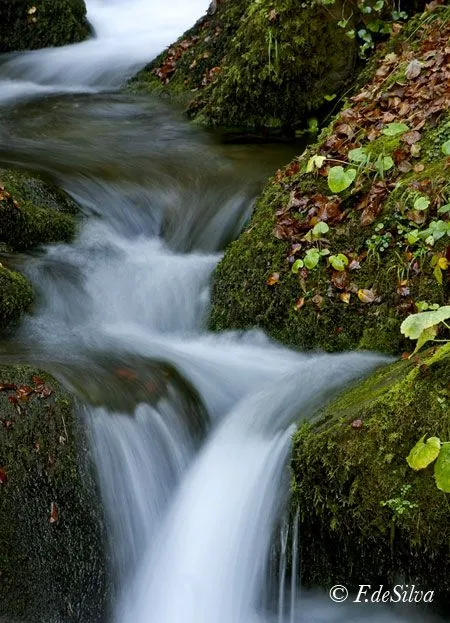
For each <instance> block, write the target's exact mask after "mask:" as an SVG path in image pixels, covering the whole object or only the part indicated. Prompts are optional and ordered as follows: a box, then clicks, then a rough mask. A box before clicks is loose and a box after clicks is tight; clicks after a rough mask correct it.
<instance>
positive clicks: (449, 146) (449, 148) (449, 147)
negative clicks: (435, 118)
mask: <svg viewBox="0 0 450 623" xmlns="http://www.w3.org/2000/svg"><path fill="white" fill-rule="evenodd" d="M441 150H442V153H443V154H444V156H450V139H449V140H448V141H445V143H442V145H441Z"/></svg>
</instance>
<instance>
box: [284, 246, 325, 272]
mask: <svg viewBox="0 0 450 623" xmlns="http://www.w3.org/2000/svg"><path fill="white" fill-rule="evenodd" d="M329 254H330V251H329V249H317V248H315V247H313V248H312V249H308V251H307V252H306V254H305V256H304V257H303V258H300V259H298V260H295V262H294V263H293V264H292V268H291V270H292V272H293V273H294V275H296V274H297V273H298V271H299V270H301V269H302V268H307V269H308V270H313V269H314V268H316V266H317V265H318V264H319V262H320V259H321V258H322V257H325V256H327V255H329Z"/></svg>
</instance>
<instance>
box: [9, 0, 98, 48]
mask: <svg viewBox="0 0 450 623" xmlns="http://www.w3.org/2000/svg"><path fill="white" fill-rule="evenodd" d="M0 23H1V25H2V27H1V32H0V53H3V52H15V51H19V50H35V49H37V48H46V47H52V46H61V45H67V44H69V43H77V42H79V41H83V40H84V39H87V37H89V35H90V34H91V28H90V26H89V23H88V21H87V19H86V5H85V2H84V0H36V1H35V2H33V1H32V0H4V1H2V2H1V3H0Z"/></svg>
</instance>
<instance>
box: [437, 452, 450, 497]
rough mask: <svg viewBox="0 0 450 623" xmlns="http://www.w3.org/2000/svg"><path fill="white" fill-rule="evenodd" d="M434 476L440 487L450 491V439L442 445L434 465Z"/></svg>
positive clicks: (446, 491) (447, 491)
mask: <svg viewBox="0 0 450 623" xmlns="http://www.w3.org/2000/svg"><path fill="white" fill-rule="evenodd" d="M434 478H435V480H436V486H437V488H438V489H440V490H441V491H444V492H445V493H450V442H448V441H446V442H445V443H443V444H442V446H441V451H440V452H439V456H438V460H437V461H436V463H435V465H434Z"/></svg>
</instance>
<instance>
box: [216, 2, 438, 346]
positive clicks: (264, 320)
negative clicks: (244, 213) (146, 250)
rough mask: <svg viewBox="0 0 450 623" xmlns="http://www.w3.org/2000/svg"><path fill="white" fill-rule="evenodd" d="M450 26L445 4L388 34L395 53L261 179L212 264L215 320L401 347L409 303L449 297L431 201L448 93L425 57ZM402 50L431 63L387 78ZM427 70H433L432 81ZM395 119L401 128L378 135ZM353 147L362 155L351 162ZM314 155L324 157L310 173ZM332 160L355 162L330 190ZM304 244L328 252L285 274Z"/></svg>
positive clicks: (221, 325)
mask: <svg viewBox="0 0 450 623" xmlns="http://www.w3.org/2000/svg"><path fill="white" fill-rule="evenodd" d="M449 28H450V10H449V9H448V8H442V9H441V10H437V11H435V12H434V13H431V14H424V16H423V17H422V18H421V19H417V20H416V21H415V27H414V29H413V30H412V32H411V33H410V34H409V35H408V36H405V35H402V37H401V39H400V41H397V43H396V45H395V46H393V42H392V41H391V42H390V43H389V44H388V48H387V49H388V50H391V49H392V47H395V49H396V50H397V52H396V53H393V52H390V51H389V52H387V54H379V55H378V59H377V61H376V62H375V63H374V64H373V65H372V75H371V78H370V80H369V81H368V82H367V83H366V84H365V85H364V86H363V88H362V90H361V91H359V92H358V93H357V94H355V96H354V97H352V98H351V99H350V100H349V102H347V103H346V104H345V105H344V108H343V110H342V111H341V112H340V113H339V114H338V115H337V117H336V118H335V119H333V120H332V122H331V123H330V125H329V127H328V128H326V129H325V130H324V131H323V132H322V134H321V136H320V137H319V141H318V143H317V144H316V145H314V146H312V147H311V148H310V149H308V150H307V152H305V154H303V155H302V156H301V157H299V158H297V159H296V160H294V161H293V162H292V163H290V164H289V165H288V166H287V167H286V168H285V169H284V170H282V171H278V172H277V173H276V175H275V177H274V178H272V179H271V180H270V181H269V183H268V185H267V187H266V189H265V190H264V192H263V194H262V196H261V197H260V199H259V201H258V202H257V205H256V208H255V211H254V214H253V217H252V219H251V222H250V224H249V226H248V228H247V229H246V230H245V231H244V232H243V233H242V235H241V236H240V238H239V239H238V240H237V241H235V242H233V243H232V244H231V245H230V247H229V248H228V249H227V251H226V253H225V256H224V258H223V260H222V262H221V263H220V264H219V265H218V268H217V270H216V273H215V278H214V284H213V291H212V302H213V306H212V314H211V327H212V328H213V329H215V330H226V329H247V328H249V327H252V326H259V327H261V328H263V329H265V330H266V331H267V332H268V333H269V334H270V335H272V336H273V337H275V338H276V339H278V340H280V341H282V342H284V343H285V344H288V345H291V346H295V347H299V348H301V349H311V348H318V347H320V348H324V349H326V350H329V351H338V350H347V349H352V348H363V349H373V350H379V351H384V352H388V353H399V352H401V351H402V350H405V349H408V348H409V347H410V342H409V341H408V340H406V341H405V340H404V339H403V338H402V336H401V335H400V332H399V326H400V322H401V320H402V319H403V318H404V317H405V316H406V315H408V314H409V313H412V312H414V311H416V303H418V302H420V301H426V302H428V303H435V304H439V305H442V304H445V303H447V302H448V300H449V278H448V273H449V270H448V269H446V268H445V267H446V265H447V262H448V258H447V256H448V254H449V249H448V247H449V235H448V232H449V231H450V223H449V213H448V212H446V213H445V212H440V208H441V206H442V205H443V204H446V203H448V202H449V201H450V173H449V171H450V169H449V167H448V162H447V157H446V156H445V155H444V154H443V152H442V150H441V145H442V143H443V142H444V141H445V140H446V137H447V135H448V131H449V130H448V128H449V122H448V105H449V100H448V97H446V95H445V89H446V87H445V79H444V78H442V79H441V73H442V72H445V66H444V65H440V66H436V67H435V66H434V65H432V64H430V62H429V61H430V59H433V58H443V57H441V56H440V54H441V53H442V52H443V50H442V49H441V48H445V45H446V41H447V38H448V32H449ZM413 44H414V53H413V52H412V48H411V46H412V45H413ZM405 58H410V60H412V59H415V60H419V61H420V62H423V63H428V66H427V71H428V73H423V74H421V73H420V74H419V75H417V76H415V77H414V78H410V79H408V81H407V82H406V83H404V84H401V83H398V82H394V83H389V84H387V80H386V79H387V78H388V76H390V75H391V74H394V73H395V72H396V68H397V67H398V66H400V65H402V64H403V62H404V59H405ZM421 67H422V66H421ZM430 80H436V85H434V83H433V88H431V87H430V85H429V81H430ZM430 93H431V97H430ZM393 122H397V123H399V122H402V123H404V124H405V126H406V127H407V129H408V132H405V131H403V132H400V133H399V134H398V135H396V136H388V135H386V134H384V131H385V130H386V129H387V131H388V132H389V125H390V124H391V123H393ZM416 128H417V129H416ZM357 148H358V149H362V150H363V151H364V154H365V158H366V160H367V162H365V163H364V164H360V163H358V162H354V161H352V160H351V156H350V155H349V152H351V150H354V149H357ZM314 155H320V156H322V158H323V163H322V165H321V166H320V168H319V169H316V171H315V172H314V171H312V172H311V171H308V164H310V162H309V161H310V158H311V157H312V156H314ZM383 163H385V164H386V168H384V167H385V165H384V164H383ZM335 166H344V167H346V168H347V170H348V169H351V168H353V169H354V170H355V172H356V179H355V182H354V183H353V184H352V185H350V187H349V188H348V189H346V190H344V191H343V192H340V193H339V194H333V193H332V192H331V191H330V189H329V187H328V184H327V175H328V173H329V170H330V169H331V168H333V167H335ZM419 198H421V199H422V200H426V201H427V202H428V203H427V207H426V209H425V210H422V211H421V210H418V209H415V205H416V200H417V199H419ZM318 222H322V223H323V224H325V225H327V226H328V227H329V230H328V231H327V232H326V233H324V234H323V235H313V230H314V227H315V225H317V223H318ZM433 228H437V229H439V228H440V230H442V232H443V234H442V235H440V232H438V231H437V229H436V232H437V233H436V236H434V235H432V232H433V231H434V229H433ZM414 232H416V233H414ZM415 235H417V239H416V240H414V236H415ZM313 248H316V249H318V250H319V251H323V252H324V253H328V256H326V255H324V256H322V257H321V259H320V261H319V263H318V264H317V266H316V267H314V268H310V267H309V268H308V267H307V266H305V267H303V268H302V269H301V270H299V271H298V273H297V274H293V272H292V270H291V268H292V265H293V264H294V262H296V261H297V260H304V258H305V256H306V254H307V252H308V251H309V250H310V249H313ZM338 254H342V255H344V256H345V261H346V266H345V270H343V271H337V270H335V269H334V268H333V266H332V264H331V263H330V261H329V260H328V259H327V257H330V256H333V255H338ZM438 261H439V262H440V264H441V265H442V267H443V269H442V270H441V272H440V274H437V272H436V263H437V262H438Z"/></svg>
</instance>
